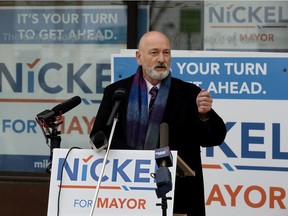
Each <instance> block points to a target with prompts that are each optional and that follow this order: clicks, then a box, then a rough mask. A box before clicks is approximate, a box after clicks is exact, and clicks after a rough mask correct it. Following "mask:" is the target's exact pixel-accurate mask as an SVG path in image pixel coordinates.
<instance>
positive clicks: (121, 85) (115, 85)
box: [107, 75, 134, 89]
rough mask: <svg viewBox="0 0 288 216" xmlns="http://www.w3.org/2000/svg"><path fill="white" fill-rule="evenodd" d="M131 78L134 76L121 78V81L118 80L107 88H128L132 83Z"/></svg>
mask: <svg viewBox="0 0 288 216" xmlns="http://www.w3.org/2000/svg"><path fill="white" fill-rule="evenodd" d="M133 77H134V75H132V76H130V77H127V78H123V79H119V80H117V81H116V82H113V83H110V84H109V85H108V86H107V88H112V89H115V88H129V87H130V86H131V84H132V82H133Z"/></svg>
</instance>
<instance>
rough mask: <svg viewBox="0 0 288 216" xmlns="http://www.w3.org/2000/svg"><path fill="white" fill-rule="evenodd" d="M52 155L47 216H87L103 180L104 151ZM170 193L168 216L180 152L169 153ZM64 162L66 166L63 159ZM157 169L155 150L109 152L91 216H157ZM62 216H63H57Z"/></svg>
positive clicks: (62, 151)
mask: <svg viewBox="0 0 288 216" xmlns="http://www.w3.org/2000/svg"><path fill="white" fill-rule="evenodd" d="M68 151H69V149H54V151H53V159H52V169H51V178H50V191H49V203H48V213H47V215H48V216H57V215H59V216H66V215H67V216H68V215H69V216H73V215H75V216H76V215H77V216H79V215H81V216H84V215H87V216H88V215H89V212H90V210H91V207H92V204H93V195H94V192H95V190H96V186H97V182H98V180H99V174H100V170H101V168H102V164H103V158H104V156H105V151H102V152H100V153H97V152H95V151H94V150H92V149H73V150H71V151H70V153H69V155H67V154H68ZM171 153H172V155H173V166H172V167H169V170H170V172H171V176H172V184H173V188H172V191H170V192H168V193H167V196H169V197H171V198H172V200H171V201H168V209H167V216H172V215H173V200H174V184H175V176H176V164H177V162H176V161H177V152H176V151H171ZM66 157H67V159H66V162H65V158H66ZM64 162H65V163H64ZM156 169H157V165H156V161H155V152H154V151H153V150H145V151H141V150H110V152H109V157H108V160H107V163H106V168H105V173H104V175H103V178H102V183H101V186H100V190H99V196H98V198H97V206H95V211H94V214H93V215H99V216H115V215H117V216H138V215H139V216H143V215H149V216H159V215H161V214H162V210H161V208H160V207H159V206H156V204H157V203H159V202H161V200H160V199H159V198H157V196H156V193H155V190H156V188H157V186H156V183H155V179H154V178H152V176H151V174H152V173H155V172H156ZM57 212H59V214H57Z"/></svg>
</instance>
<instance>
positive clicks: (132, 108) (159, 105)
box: [126, 66, 171, 150]
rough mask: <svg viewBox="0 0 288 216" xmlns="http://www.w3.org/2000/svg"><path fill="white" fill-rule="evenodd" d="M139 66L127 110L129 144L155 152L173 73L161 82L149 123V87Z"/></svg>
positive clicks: (135, 147)
mask: <svg viewBox="0 0 288 216" xmlns="http://www.w3.org/2000/svg"><path fill="white" fill-rule="evenodd" d="M142 73H143V72H142V67H141V66H139V67H138V69H137V72H136V74H135V76H134V80H133V83H132V86H131V90H130V95H129V101H128V108H127V119H126V123H127V128H126V136H127V143H128V145H130V146H131V147H132V148H133V149H140V150H142V149H149V150H154V149H155V148H157V147H158V141H159V133H160V123H161V121H162V118H163V113H164V109H165V106H166V102H167V98H168V93H169V89H170V83H171V73H170V74H169V75H168V76H167V77H166V78H165V79H164V80H162V82H161V86H160V89H159V91H158V94H157V97H156V100H155V103H154V105H153V110H152V114H151V116H150V121H148V100H147V86H146V82H145V80H144V78H143V74H142Z"/></svg>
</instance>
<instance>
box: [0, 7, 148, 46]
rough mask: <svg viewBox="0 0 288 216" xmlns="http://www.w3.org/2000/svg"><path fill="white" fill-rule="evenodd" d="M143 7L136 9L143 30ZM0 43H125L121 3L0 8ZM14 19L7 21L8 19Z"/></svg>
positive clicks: (145, 26) (125, 33) (145, 23)
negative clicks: (116, 4)
mask: <svg viewBox="0 0 288 216" xmlns="http://www.w3.org/2000/svg"><path fill="white" fill-rule="evenodd" d="M147 13H148V10H147V8H144V7H142V8H140V9H139V14H141V16H139V19H140V20H139V22H141V26H142V27H141V29H142V30H145V31H146V30H147V25H148V23H147ZM0 20H1V21H3V22H5V21H6V22H9V24H6V25H2V26H1V29H0V35H1V37H0V44H54V43H56V44H126V41H127V8H126V7H124V6H103V7H101V6H94V7H93V6H89V7H75V8H71V7H70V8H69V7H63V8H61V7H55V8H52V7H43V8H23V9H22V8H21V9H19V8H18V9H15V8H13V9H12V8H2V9H0ZM11 22H12V23H14V24H13V25H11V24H10V23H11Z"/></svg>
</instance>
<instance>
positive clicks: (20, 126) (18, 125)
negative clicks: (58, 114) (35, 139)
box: [2, 119, 37, 133]
mask: <svg viewBox="0 0 288 216" xmlns="http://www.w3.org/2000/svg"><path fill="white" fill-rule="evenodd" d="M36 126H37V123H36V121H35V120H27V122H25V121H23V120H21V119H16V120H14V121H12V120H11V119H3V121H2V132H4V133H5V132H7V129H8V128H11V129H12V131H13V132H15V133H24V132H25V133H32V132H33V133H36Z"/></svg>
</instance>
